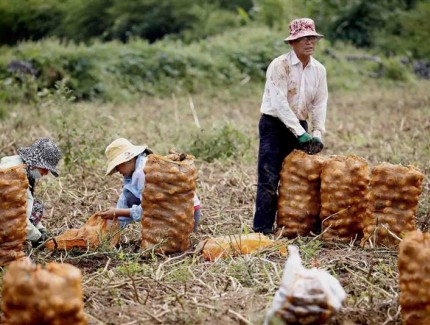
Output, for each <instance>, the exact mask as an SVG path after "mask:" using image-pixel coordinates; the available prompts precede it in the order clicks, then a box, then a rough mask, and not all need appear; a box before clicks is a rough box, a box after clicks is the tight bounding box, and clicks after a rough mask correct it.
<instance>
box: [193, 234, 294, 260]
mask: <svg viewBox="0 0 430 325" xmlns="http://www.w3.org/2000/svg"><path fill="white" fill-rule="evenodd" d="M277 245H278V244H277V243H276V242H275V241H273V240H271V239H269V238H267V237H266V236H264V235H263V234H260V233H252V234H246V235H229V236H220V237H216V238H210V239H205V240H203V241H202V242H200V243H199V244H198V245H197V248H196V250H197V251H201V252H202V254H203V257H204V258H205V260H207V261H214V260H216V259H217V258H226V257H228V256H237V255H242V254H249V253H252V252H254V251H257V250H259V249H263V248H267V247H276V246H277ZM278 246H279V245H278ZM277 248H278V249H279V252H280V254H281V255H283V256H285V255H286V254H287V248H286V247H285V245H284V244H282V245H281V246H279V247H277Z"/></svg>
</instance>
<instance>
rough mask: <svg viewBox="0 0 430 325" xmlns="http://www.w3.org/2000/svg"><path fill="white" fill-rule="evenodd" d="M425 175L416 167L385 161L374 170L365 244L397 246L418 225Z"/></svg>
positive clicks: (365, 229) (364, 238)
mask: <svg viewBox="0 0 430 325" xmlns="http://www.w3.org/2000/svg"><path fill="white" fill-rule="evenodd" d="M423 178H424V175H423V174H422V173H421V172H420V171H419V170H418V169H416V168H415V167H413V166H408V167H404V166H401V165H392V164H389V163H383V164H380V165H378V166H376V167H375V168H373V170H372V176H371V181H370V185H371V191H370V193H369V205H368V212H367V214H366V218H365V219H364V229H363V231H364V237H363V239H362V241H361V244H362V245H363V246H374V245H384V246H396V245H397V244H398V243H399V240H398V238H402V237H403V236H404V235H405V234H406V233H407V232H409V231H412V230H414V229H415V215H416V212H417V205H418V197H419V195H420V194H421V190H422V182H423Z"/></svg>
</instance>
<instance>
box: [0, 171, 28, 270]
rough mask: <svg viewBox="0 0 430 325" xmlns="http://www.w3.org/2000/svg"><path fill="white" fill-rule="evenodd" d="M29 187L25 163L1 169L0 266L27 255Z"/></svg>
mask: <svg viewBox="0 0 430 325" xmlns="http://www.w3.org/2000/svg"><path fill="white" fill-rule="evenodd" d="M27 188H28V180H27V176H26V172H25V169H24V165H20V166H16V167H10V168H6V169H0V224H1V226H0V266H3V265H7V264H9V263H10V262H12V261H15V260H18V259H20V258H23V257H24V256H25V255H24V252H23V245H24V242H25V239H26V236H27V228H26V227H27V212H26V211H27V193H26V191H27Z"/></svg>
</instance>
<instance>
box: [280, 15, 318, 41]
mask: <svg viewBox="0 0 430 325" xmlns="http://www.w3.org/2000/svg"><path fill="white" fill-rule="evenodd" d="M305 36H317V37H324V35H321V34H318V33H317V32H316V31H315V23H314V21H313V20H312V19H310V18H299V19H294V20H292V21H291V22H290V36H288V37H287V38H286V39H284V42H285V43H288V42H289V41H293V40H296V39H298V38H301V37H305Z"/></svg>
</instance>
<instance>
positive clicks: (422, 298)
mask: <svg viewBox="0 0 430 325" xmlns="http://www.w3.org/2000/svg"><path fill="white" fill-rule="evenodd" d="M429 270H430V233H428V232H427V233H422V232H421V231H412V232H409V233H408V234H407V235H406V237H405V238H404V240H403V241H402V242H401V243H400V245H399V285H400V297H399V301H400V306H401V312H402V318H403V323H404V324H405V325H428V324H430V290H429V288H430V277H429Z"/></svg>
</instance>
